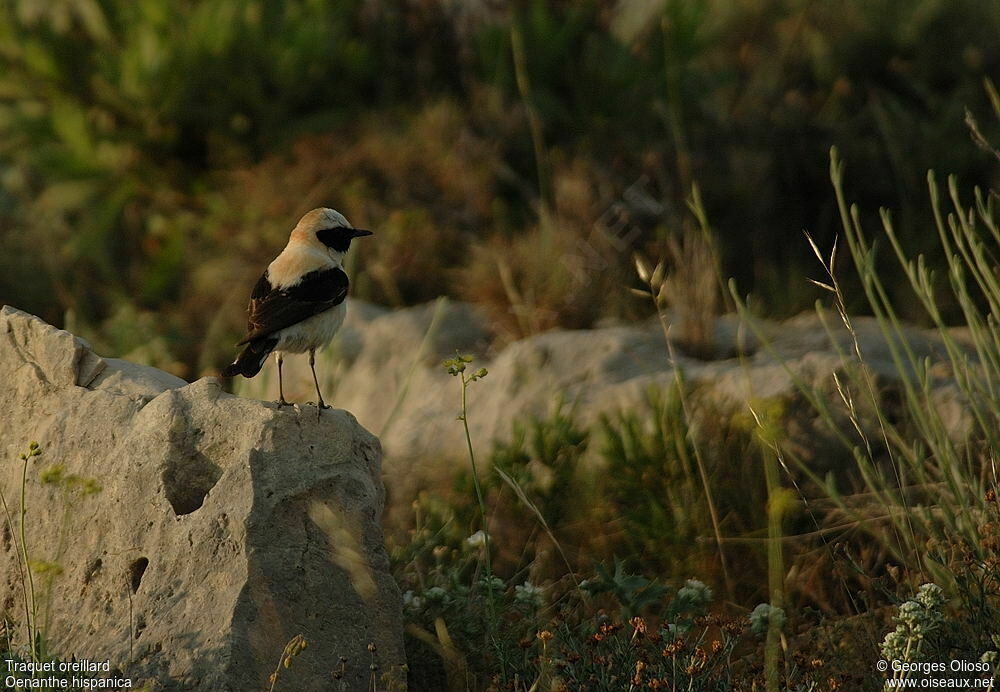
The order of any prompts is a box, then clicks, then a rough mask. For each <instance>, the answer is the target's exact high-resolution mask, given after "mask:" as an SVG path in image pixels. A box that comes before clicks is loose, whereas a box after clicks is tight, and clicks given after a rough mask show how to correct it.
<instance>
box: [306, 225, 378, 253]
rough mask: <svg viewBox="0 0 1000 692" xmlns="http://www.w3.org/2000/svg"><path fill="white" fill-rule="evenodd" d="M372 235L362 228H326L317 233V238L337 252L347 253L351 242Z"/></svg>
mask: <svg viewBox="0 0 1000 692" xmlns="http://www.w3.org/2000/svg"><path fill="white" fill-rule="evenodd" d="M371 234H372V232H371V231H366V230H364V229H362V228H343V227H339V226H338V227H337V228H324V229H321V230H319V231H316V237H317V238H318V239H319V242H321V243H323V244H324V245H326V246H327V247H328V248H332V249H334V250H336V251H337V252H347V251H348V250H349V249H350V247H351V240H353V239H354V238H361V237H362V236H366V235H371Z"/></svg>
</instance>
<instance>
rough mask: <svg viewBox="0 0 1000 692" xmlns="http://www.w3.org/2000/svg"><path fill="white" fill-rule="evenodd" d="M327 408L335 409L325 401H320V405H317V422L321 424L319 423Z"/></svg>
mask: <svg viewBox="0 0 1000 692" xmlns="http://www.w3.org/2000/svg"><path fill="white" fill-rule="evenodd" d="M325 408H333V407H332V406H330V405H328V404H327V403H326V402H325V401H323V400H322V399H320V400H319V403H318V404H316V421H317V422H319V421H320V420H321V419H322V416H323V409H325Z"/></svg>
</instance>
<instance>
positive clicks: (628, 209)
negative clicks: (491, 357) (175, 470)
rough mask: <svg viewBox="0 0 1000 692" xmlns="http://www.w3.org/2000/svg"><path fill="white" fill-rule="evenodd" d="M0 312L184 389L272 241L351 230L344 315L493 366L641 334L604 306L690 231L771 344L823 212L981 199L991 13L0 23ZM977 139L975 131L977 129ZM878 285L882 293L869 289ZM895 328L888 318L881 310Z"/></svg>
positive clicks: (918, 2) (38, 2)
mask: <svg viewBox="0 0 1000 692" xmlns="http://www.w3.org/2000/svg"><path fill="white" fill-rule="evenodd" d="M0 13H2V14H0V303H10V304H13V305H15V306H17V307H19V308H22V309H25V310H28V311H30V312H33V313H35V314H38V315H40V316H42V317H44V318H45V319H47V320H49V321H51V322H53V323H55V324H59V325H65V326H68V327H71V328H73V329H74V330H76V331H77V332H79V333H82V334H84V335H86V336H88V337H89V338H90V339H91V340H92V341H93V342H94V344H95V346H96V347H98V350H99V351H101V352H103V353H107V354H108V355H125V356H128V357H130V358H134V359H139V360H143V361H146V362H149V363H152V364H154V365H157V366H160V367H165V368H167V369H170V370H172V371H174V372H176V373H178V374H181V375H184V376H187V377H195V376H198V375H200V374H202V373H208V372H215V371H216V370H217V368H218V366H219V365H220V364H221V363H222V362H223V361H224V360H225V359H226V358H227V357H228V356H230V355H231V344H232V342H233V341H234V340H235V337H237V335H238V334H239V332H240V331H241V328H242V326H243V325H242V322H243V308H244V303H245V300H246V297H247V296H246V295H245V293H246V292H247V291H248V290H249V287H250V286H251V285H252V283H251V282H252V281H253V280H254V278H255V276H256V274H257V273H258V272H259V271H260V268H261V267H262V266H263V265H264V264H265V263H266V262H267V261H268V260H269V259H270V258H271V257H272V256H273V255H274V254H275V252H276V251H277V250H278V249H279V248H280V247H281V246H282V245H283V243H284V241H285V238H286V237H287V232H288V230H289V229H290V227H291V226H292V225H293V224H294V222H295V220H296V219H297V218H298V216H299V215H300V214H301V213H303V212H304V211H307V210H308V209H310V208H312V207H315V206H320V205H326V206H333V207H335V208H338V209H340V210H342V211H343V212H344V213H345V214H346V215H347V217H348V218H349V219H351V221H352V222H353V223H354V224H356V225H358V226H364V227H369V228H373V229H375V230H376V232H377V233H378V237H377V242H373V243H368V244H365V245H364V246H362V247H359V248H358V252H359V257H357V258H356V260H357V262H358V267H359V268H363V272H361V273H359V274H358V275H357V279H356V280H355V295H358V296H360V297H363V298H368V299H371V300H375V301H379V302H382V303H386V304H390V305H406V304H412V303H416V302H420V301H424V300H428V299H430V298H433V297H435V296H437V295H440V294H451V295H454V296H458V297H461V298H465V299H469V300H473V301H476V302H479V303H480V304H482V305H484V306H485V307H486V308H487V309H488V310H490V312H491V314H493V316H494V317H495V320H496V323H497V325H498V330H499V332H500V334H501V336H503V337H506V338H515V337H518V336H522V335H524V334H527V333H533V332H535V331H539V330H543V329H547V328H550V327H554V326H566V327H584V326H588V325H590V324H592V323H593V322H594V321H595V320H598V319H600V318H604V317H618V318H629V317H636V316H642V315H643V314H646V313H644V312H643V311H644V310H651V308H648V307H645V306H643V305H642V304H640V302H639V301H635V300H634V299H632V298H631V297H630V296H629V295H628V293H627V291H625V290H623V288H622V285H623V284H625V283H628V282H631V281H634V279H632V278H629V277H630V276H631V273H630V271H629V264H630V261H631V253H632V251H633V250H641V251H646V252H648V253H649V254H652V255H655V254H657V251H656V248H659V247H662V246H663V243H664V241H665V240H667V239H669V238H670V237H672V236H676V235H677V234H679V233H681V232H682V231H683V229H684V228H685V227H686V226H688V225H690V224H692V223H693V221H692V220H691V219H690V218H689V217H688V215H687V214H686V211H685V200H686V199H687V198H688V196H689V195H690V194H691V189H692V187H691V186H692V184H694V183H697V184H698V186H699V187H700V189H701V192H702V196H703V198H704V204H705V207H706V209H707V211H708V216H709V218H710V220H711V222H712V228H713V231H714V233H715V234H716V240H717V244H718V248H719V256H720V262H721V265H722V269H721V273H722V275H724V276H734V277H736V279H737V280H738V282H739V285H740V287H741V289H742V290H744V291H752V292H753V293H754V294H755V296H757V298H758V299H759V301H760V303H759V304H760V305H763V306H765V307H766V309H767V310H769V311H770V312H771V313H772V314H774V315H778V316H780V315H787V314H791V313H793V312H795V311H798V310H800V309H802V308H804V307H806V306H808V305H809V304H811V302H812V301H813V299H814V298H815V297H816V294H815V293H814V289H811V288H810V287H809V284H807V283H806V281H805V280H804V278H803V277H804V276H806V275H808V274H810V273H814V271H813V269H814V260H813V259H812V258H811V256H810V254H809V252H810V251H809V248H808V245H807V244H806V243H805V242H804V241H803V240H802V237H801V231H802V230H803V229H809V230H810V232H811V233H812V235H813V237H814V238H816V240H817V242H818V243H819V245H820V246H821V247H829V246H830V244H831V243H832V238H833V234H834V233H835V229H836V222H837V213H836V206H835V202H834V198H833V193H832V190H830V189H829V182H828V177H827V170H828V151H829V148H830V146H831V145H834V144H835V145H837V146H838V147H839V148H840V151H841V152H842V154H843V158H844V159H845V161H846V162H847V163H848V165H849V168H850V171H851V174H850V176H849V179H850V181H851V185H852V186H853V189H851V190H849V191H848V194H849V197H851V198H852V199H854V200H856V201H857V202H858V203H859V205H860V207H861V208H863V209H876V208H877V207H878V206H890V207H893V208H894V209H898V210H899V215H898V216H897V217H896V223H897V226H896V227H897V229H898V232H899V234H900V235H901V236H902V237H904V238H905V239H906V240H907V242H908V243H909V246H910V247H914V248H915V249H917V250H927V251H929V252H932V253H933V249H932V244H933V240H934V233H933V232H932V230H931V229H929V228H927V227H926V223H925V222H922V221H921V219H927V218H929V216H928V215H927V214H926V213H925V211H926V208H925V205H926V202H925V201H924V200H925V199H926V195H925V181H924V177H923V172H924V171H925V170H926V169H927V168H930V167H931V166H932V165H933V166H934V167H935V168H936V169H938V170H939V171H941V172H947V173H956V174H958V175H959V177H960V179H961V180H962V183H963V184H964V185H966V186H970V185H981V186H984V187H987V188H993V189H995V188H996V187H997V185H998V180H1000V176H998V170H997V166H996V161H995V160H994V159H993V158H992V157H991V156H989V155H986V154H984V152H982V151H979V150H977V149H976V147H975V146H974V145H973V144H972V143H971V141H970V138H969V132H968V130H967V128H966V125H965V124H964V114H965V109H966V108H968V109H969V110H970V111H971V112H972V113H973V114H980V115H981V117H980V118H979V120H980V123H981V126H982V127H983V128H984V130H985V134H986V136H987V138H988V139H990V140H991V141H997V139H1000V138H998V137H997V136H996V135H997V133H996V129H997V125H996V120H995V119H993V118H991V117H989V114H990V106H989V101H988V98H987V94H986V91H985V90H984V87H983V85H984V80H985V79H986V78H989V77H993V78H994V79H995V78H996V76H997V75H998V74H1000V42H998V41H997V36H1000V3H996V2H983V1H981V0H822V1H820V0H699V1H697V2H695V1H693V0H619V1H618V2H613V1H611V0H589V1H582V2H560V1H557V0H549V1H548V2H543V1H541V0H520V1H518V2H510V3H501V2H491V1H490V0H477V1H474V2H456V1H451V0H420V1H417V0H343V1H338V2H326V1H323V0H199V1H197V2H196V1H194V0H0ZM991 128H992V130H991ZM890 283H891V282H890ZM904 309H905V306H904Z"/></svg>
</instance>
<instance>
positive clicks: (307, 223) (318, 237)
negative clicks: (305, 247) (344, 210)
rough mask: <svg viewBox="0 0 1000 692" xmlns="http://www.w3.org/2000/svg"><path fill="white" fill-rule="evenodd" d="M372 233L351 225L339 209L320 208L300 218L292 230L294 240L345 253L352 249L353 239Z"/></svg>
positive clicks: (341, 253)
mask: <svg viewBox="0 0 1000 692" xmlns="http://www.w3.org/2000/svg"><path fill="white" fill-rule="evenodd" d="M371 234H372V232H371V231H366V230H363V229H360V228H354V227H353V226H351V224H349V223H348V222H347V219H345V218H344V215H343V214H341V213H340V212H339V211H336V210H334V209H326V208H320V209H313V210H312V211H310V212H308V213H307V214H306V215H305V216H303V217H302V218H301V219H299V222H298V224H296V226H295V230H293V231H292V240H297V241H300V242H305V243H307V244H309V245H316V244H319V245H321V246H322V247H323V248H325V249H327V250H328V251H330V252H336V253H339V254H340V255H343V254H344V253H346V252H347V251H348V249H350V247H351V241H352V240H354V239H355V238H360V237H362V236H366V235H371Z"/></svg>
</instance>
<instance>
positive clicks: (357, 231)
mask: <svg viewBox="0 0 1000 692" xmlns="http://www.w3.org/2000/svg"><path fill="white" fill-rule="evenodd" d="M366 235H372V232H371V231H366V230H365V229H363V228H352V229H351V237H352V238H361V237H362V236H366Z"/></svg>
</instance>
